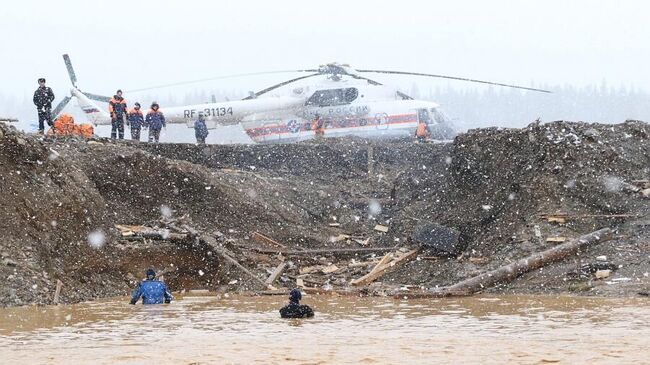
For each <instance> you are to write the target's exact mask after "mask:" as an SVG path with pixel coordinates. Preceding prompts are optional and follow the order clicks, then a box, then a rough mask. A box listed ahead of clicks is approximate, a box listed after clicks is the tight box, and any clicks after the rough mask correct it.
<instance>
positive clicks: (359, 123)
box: [246, 114, 418, 139]
mask: <svg viewBox="0 0 650 365" xmlns="http://www.w3.org/2000/svg"><path fill="white" fill-rule="evenodd" d="M385 118H386V119H387V121H385V122H383V123H381V122H380V121H379V120H377V119H376V118H350V119H334V120H325V126H326V131H328V130H336V129H342V128H360V127H368V126H370V127H372V126H375V127H376V126H383V125H389V124H401V123H417V121H418V119H417V114H397V115H390V116H386V117H385ZM364 122H365V123H364ZM310 130H311V123H310V122H301V124H300V129H299V130H297V131H293V132H292V131H290V130H289V126H288V125H287V124H282V125H273V126H263V127H256V128H248V129H246V134H248V136H249V137H251V138H253V139H254V138H259V137H265V136H270V135H276V134H294V133H299V132H305V131H310Z"/></svg>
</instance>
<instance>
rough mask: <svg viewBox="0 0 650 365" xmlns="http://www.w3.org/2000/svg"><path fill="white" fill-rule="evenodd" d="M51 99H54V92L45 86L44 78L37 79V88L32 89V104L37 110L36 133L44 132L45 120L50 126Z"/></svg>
mask: <svg viewBox="0 0 650 365" xmlns="http://www.w3.org/2000/svg"><path fill="white" fill-rule="evenodd" d="M52 101H54V92H52V89H50V88H49V87H47V86H45V79H44V78H40V79H38V89H36V91H34V105H36V110H37V111H38V133H41V134H42V133H44V132H45V122H47V125H49V126H50V127H51V126H52Z"/></svg>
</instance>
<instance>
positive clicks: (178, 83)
mask: <svg viewBox="0 0 650 365" xmlns="http://www.w3.org/2000/svg"><path fill="white" fill-rule="evenodd" d="M290 72H318V70H284V71H266V72H251V73H245V74H235V75H225V76H215V77H208V78H205V79H198V80H190V81H181V82H175V83H171V84H164V85H158V86H151V87H144V88H141V89H131V90H126V91H125V92H131V93H133V92H136V91H145V90H153V89H162V88H165V87H171V86H181V85H189V84H196V83H199V82H205V81H213V80H222V79H230V78H236V77H245V76H258V75H271V74H281V73H290Z"/></svg>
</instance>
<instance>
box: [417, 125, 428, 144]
mask: <svg viewBox="0 0 650 365" xmlns="http://www.w3.org/2000/svg"><path fill="white" fill-rule="evenodd" d="M427 137H429V131H428V130H427V124H426V123H424V122H423V121H420V122H418V127H417V129H416V130H415V138H416V140H417V141H418V142H420V143H424V141H426V140H427Z"/></svg>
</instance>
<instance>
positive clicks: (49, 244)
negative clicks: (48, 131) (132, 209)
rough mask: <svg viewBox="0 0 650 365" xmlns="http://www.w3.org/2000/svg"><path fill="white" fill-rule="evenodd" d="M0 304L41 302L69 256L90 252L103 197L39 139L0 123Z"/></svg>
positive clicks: (71, 263) (100, 220) (100, 221)
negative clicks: (0, 185) (89, 240)
mask: <svg viewBox="0 0 650 365" xmlns="http://www.w3.org/2000/svg"><path fill="white" fill-rule="evenodd" d="M0 181H2V186H3V192H2V195H3V197H2V209H1V210H0V232H2V237H3V239H2V243H1V244H0V252H1V255H2V265H0V272H1V275H2V276H3V281H5V280H6V283H7V284H8V285H0V303H2V304H5V305H6V304H20V303H28V302H44V301H46V298H48V297H51V294H52V289H53V284H55V282H54V283H53V280H54V281H55V279H56V278H58V277H60V276H63V273H64V271H65V268H66V267H70V266H74V264H75V262H74V258H75V257H76V258H80V257H82V256H86V255H89V254H92V249H91V248H90V247H89V246H88V244H87V237H88V234H89V233H90V232H91V231H93V230H102V229H103V228H105V227H106V226H105V223H106V221H105V219H106V210H105V208H104V200H103V198H102V196H101V195H100V194H98V193H97V191H96V190H95V189H94V188H93V186H92V184H89V182H88V178H87V177H86V175H85V174H84V173H83V172H82V171H79V170H78V169H76V168H75V167H74V166H73V165H72V164H70V163H68V161H66V159H65V158H62V157H61V156H60V153H59V152H58V151H56V150H55V149H51V148H49V147H47V146H45V145H44V144H43V143H42V142H41V141H40V140H38V139H37V138H34V137H32V136H27V135H24V134H22V133H19V132H17V131H16V130H15V129H14V128H11V127H6V126H4V125H0Z"/></svg>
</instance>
